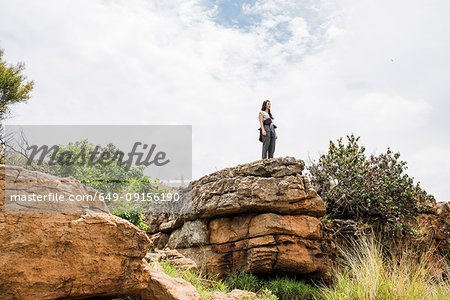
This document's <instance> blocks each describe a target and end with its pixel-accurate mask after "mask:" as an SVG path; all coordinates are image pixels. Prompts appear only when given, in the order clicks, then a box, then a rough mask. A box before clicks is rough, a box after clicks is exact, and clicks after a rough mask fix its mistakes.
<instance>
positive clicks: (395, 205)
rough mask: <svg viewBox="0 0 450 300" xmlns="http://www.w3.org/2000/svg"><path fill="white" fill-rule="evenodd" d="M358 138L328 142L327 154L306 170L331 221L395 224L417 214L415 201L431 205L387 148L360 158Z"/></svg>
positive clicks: (403, 164)
mask: <svg viewBox="0 0 450 300" xmlns="http://www.w3.org/2000/svg"><path fill="white" fill-rule="evenodd" d="M358 140H359V137H355V136H354V135H353V134H352V135H350V136H347V144H344V143H343V141H342V138H340V139H338V141H337V144H335V143H333V142H332V141H330V147H329V149H328V153H326V154H324V155H322V156H321V157H320V158H319V161H318V163H312V164H311V166H310V167H308V170H309V172H310V174H311V177H312V183H313V184H314V185H316V186H318V187H319V194H320V195H321V197H322V198H323V199H324V200H325V201H326V203H327V210H328V213H330V214H331V215H332V216H333V217H336V216H345V217H356V218H358V219H362V220H364V221H372V220H379V221H380V222H383V221H387V220H390V221H398V220H400V219H402V218H409V217H412V216H415V215H417V214H418V213H419V211H420V207H419V200H420V201H424V200H431V201H434V198H433V196H431V195H427V193H426V192H425V191H424V190H422V189H421V188H420V186H419V184H416V185H414V183H413V178H411V177H409V176H408V175H407V174H405V173H404V172H405V170H406V169H407V167H406V162H404V161H401V160H400V159H399V157H400V154H399V153H393V152H392V151H391V150H390V149H389V148H388V149H387V152H386V153H383V154H380V155H379V156H374V155H371V156H370V157H369V158H367V157H366V155H365V154H364V152H365V148H364V147H361V146H359V145H358Z"/></svg>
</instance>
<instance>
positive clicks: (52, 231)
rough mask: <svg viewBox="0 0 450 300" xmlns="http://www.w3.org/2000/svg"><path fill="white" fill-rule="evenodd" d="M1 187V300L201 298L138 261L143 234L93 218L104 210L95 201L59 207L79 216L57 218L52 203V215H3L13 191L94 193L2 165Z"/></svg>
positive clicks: (107, 218) (117, 221) (102, 216)
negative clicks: (131, 297)
mask: <svg viewBox="0 0 450 300" xmlns="http://www.w3.org/2000/svg"><path fill="white" fill-rule="evenodd" d="M0 185H1V195H0V197H1V198H0V199H1V200H2V201H0V203H1V206H0V241H1V242H0V251H1V253H2V254H1V259H0V294H1V298H2V299H60V298H64V299H85V298H91V297H105V298H113V297H121V296H136V297H140V299H143V300H144V299H164V300H166V299H200V296H199V295H198V293H197V291H196V290H195V288H194V287H193V286H192V285H190V284H189V283H187V282H186V281H184V280H181V279H174V278H171V277H169V276H167V275H165V274H162V273H161V272H157V271H156V270H154V269H153V268H152V267H151V266H150V265H149V264H148V263H147V262H146V261H145V260H144V259H143V258H144V256H145V254H146V253H147V248H148V244H149V238H148V237H147V235H146V233H145V232H143V231H141V230H139V229H138V228H137V227H135V226H134V225H132V224H131V223H129V222H128V221H126V220H123V219H121V218H119V217H116V216H113V215H110V214H108V213H92V211H95V210H100V211H102V210H105V209H106V206H104V203H102V202H100V201H98V200H95V201H93V202H91V203H89V204H85V203H82V202H71V204H70V205H72V206H77V207H69V206H68V205H69V204H67V203H64V204H63V205H65V209H66V208H67V209H69V210H70V211H84V212H81V213H60V212H57V211H59V208H58V207H57V204H54V205H53V208H54V210H55V211H56V212H54V213H38V212H31V213H29V212H21V213H8V212H5V207H4V200H5V195H9V194H14V193H16V192H18V191H20V193H23V194H32V193H35V194H39V193H40V194H48V193H49V191H52V192H55V193H60V194H63V193H64V194H66V195H70V194H79V195H89V194H90V193H91V192H92V191H89V190H88V189H86V188H85V187H84V186H83V185H82V184H81V183H79V182H78V181H77V180H74V179H70V178H57V177H54V176H49V175H46V174H42V173H39V172H33V171H29V170H25V169H22V168H17V167H10V166H0ZM22 204H23V203H22ZM22 204H21V205H22ZM23 207H25V206H23ZM31 207H32V211H34V210H35V209H36V210H39V209H41V208H42V206H39V204H36V205H32V206H31Z"/></svg>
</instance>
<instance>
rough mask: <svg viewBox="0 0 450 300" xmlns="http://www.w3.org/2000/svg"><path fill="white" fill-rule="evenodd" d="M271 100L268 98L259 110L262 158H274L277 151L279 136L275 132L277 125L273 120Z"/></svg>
mask: <svg viewBox="0 0 450 300" xmlns="http://www.w3.org/2000/svg"><path fill="white" fill-rule="evenodd" d="M270 106H271V104H270V101H269V100H266V101H264V102H263V104H262V108H261V111H260V112H259V125H260V126H261V128H260V130H261V133H262V143H263V145H262V158H263V159H264V158H272V157H273V153H274V152H275V140H276V139H277V138H278V135H277V133H276V132H275V128H277V126H275V125H274V124H273V122H272V120H273V119H274V118H273V116H272V113H271V112H270Z"/></svg>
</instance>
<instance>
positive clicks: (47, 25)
mask: <svg viewBox="0 0 450 300" xmlns="http://www.w3.org/2000/svg"><path fill="white" fill-rule="evenodd" d="M203 3H204V2H203V1H200V0H199V1H194V0H191V1H182V0H171V1H161V0H159V1H143V0H130V1H100V0H97V1H94V0H89V1H88V0H82V1H76V2H74V1H67V0H58V1H56V0H53V1H51V0H43V1H31V0H29V1H25V0H17V1H1V0H0V43H1V44H0V45H1V47H2V48H4V49H5V52H6V53H5V56H6V59H7V61H10V62H15V61H24V62H25V63H26V66H27V74H29V77H30V78H33V79H35V81H36V88H35V91H34V95H33V98H32V99H31V100H30V101H29V103H27V104H21V105H18V106H17V107H16V109H15V110H14V112H15V118H13V119H11V120H10V121H9V122H10V123H14V124H179V123H181V124H192V125H193V135H194V136H193V145H194V146H193V147H194V149H193V156H194V176H195V177H199V176H201V175H204V174H206V173H208V172H212V171H214V170H215V169H216V168H218V169H220V168H223V167H226V166H232V165H235V164H237V163H243V162H247V161H252V160H255V159H259V156H260V154H259V153H260V146H261V145H260V144H259V142H258V141H257V130H256V129H257V127H258V123H257V112H258V110H259V109H260V106H261V102H262V101H263V100H265V99H271V100H272V104H273V112H274V115H275V116H276V123H277V125H279V130H278V134H279V137H280V138H279V140H278V142H277V143H278V144H277V150H276V155H279V156H282V155H295V156H297V157H300V158H305V159H306V158H307V156H308V154H309V155H311V156H313V157H317V153H318V152H320V151H325V150H326V148H327V144H328V140H329V139H336V138H338V137H340V136H344V135H346V134H348V133H351V132H354V133H356V134H359V135H361V136H362V142H363V143H365V144H366V146H367V148H368V149H369V150H370V151H375V150H376V151H384V150H385V148H386V147H387V146H391V147H392V148H393V149H394V150H397V151H401V152H402V156H403V155H405V157H404V159H405V160H407V161H408V159H412V160H413V163H412V167H411V169H410V170H411V171H413V172H414V173H413V174H412V175H413V176H415V177H416V178H417V179H420V180H421V181H422V182H423V183H424V187H425V188H426V189H427V190H429V191H430V192H431V193H434V194H436V195H437V196H438V199H443V198H445V199H450V188H449V187H447V186H444V185H441V184H440V183H439V184H438V182H440V181H439V180H440V179H441V178H442V177H441V175H440V172H439V171H438V170H439V168H440V167H441V165H440V164H439V161H438V160H437V159H436V160H433V161H432V162H430V164H431V166H429V165H428V164H427V163H425V162H428V157H426V155H424V153H431V152H432V153H435V152H433V151H431V150H430V149H431V148H430V147H433V148H437V149H449V148H450V139H448V130H449V127H450V126H449V124H448V121H447V116H446V113H447V111H448V109H450V106H449V104H448V102H447V100H448V97H449V95H450V91H449V87H448V84H447V79H448V78H449V77H450V56H449V54H448V53H450V51H449V50H450V36H449V35H448V34H447V32H446V28H449V27H450V19H448V18H447V16H446V12H447V11H449V9H448V8H449V6H450V4H449V3H448V2H446V1H444V0H442V1H437V0H436V1H432V2H430V3H432V4H429V5H425V4H424V2H422V1H406V0H405V1H394V2H392V1H385V0H382V1H376V2H374V1H368V0H364V1H358V2H355V1H344V2H338V1H325V0H322V1H304V2H303V1H302V2H298V1H275V0H266V1H263V0H260V1H256V3H255V4H254V5H244V7H243V12H244V14H247V15H249V16H250V15H252V14H253V15H258V16H260V17H261V18H260V22H257V23H254V24H253V25H252V26H249V27H248V28H246V30H242V29H239V28H227V27H225V26H222V25H220V24H216V23H215V22H214V16H215V15H217V9H218V8H217V7H213V8H207V7H206V6H203ZM446 108H448V109H447V110H446ZM430 151H431V152H430ZM439 151H444V150H439ZM430 170H435V171H430ZM445 176H447V177H445V178H446V179H447V180H450V177H449V176H450V175H445ZM438 179H439V180H438Z"/></svg>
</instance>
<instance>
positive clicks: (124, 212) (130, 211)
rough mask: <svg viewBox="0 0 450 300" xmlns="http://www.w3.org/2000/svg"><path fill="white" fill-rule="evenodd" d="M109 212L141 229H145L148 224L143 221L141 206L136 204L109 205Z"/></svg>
mask: <svg viewBox="0 0 450 300" xmlns="http://www.w3.org/2000/svg"><path fill="white" fill-rule="evenodd" d="M110 211H111V214H113V215H115V216H118V217H120V218H122V219H125V220H128V221H129V222H130V223H131V224H133V225H135V226H136V227H138V228H139V229H141V230H147V229H148V226H147V224H145V223H144V220H145V216H144V214H143V213H142V208H141V207H140V206H137V205H129V204H126V203H120V204H119V203H118V204H117V205H115V206H111V207H110Z"/></svg>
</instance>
